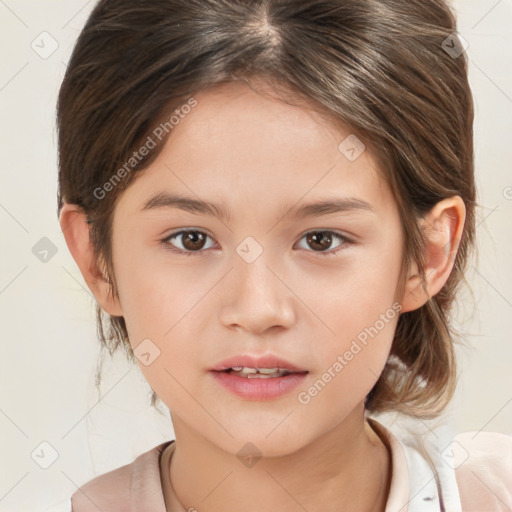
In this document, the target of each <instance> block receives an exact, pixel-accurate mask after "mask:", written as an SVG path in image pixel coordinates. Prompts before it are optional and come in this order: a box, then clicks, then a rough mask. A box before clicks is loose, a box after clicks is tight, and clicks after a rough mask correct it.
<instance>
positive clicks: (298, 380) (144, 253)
mask: <svg viewBox="0 0 512 512" xmlns="http://www.w3.org/2000/svg"><path fill="white" fill-rule="evenodd" d="M195 99H196V100H197V105H195V106H194V107H193V108H191V109H190V112H189V113H188V114H186V115H184V114H183V111H185V110H186V111H189V109H184V110H183V111H182V117H178V118H179V124H177V125H176V126H175V127H174V128H173V130H172V132H173V133H172V134H171V136H170V138H169V140H168V142H167V143H166V146H165V147H164V148H163V150H162V152H161V153H160V155H159V156H158V158H157V159H156V160H155V162H154V163H153V164H152V165H151V166H150V167H149V168H148V169H147V171H146V172H144V173H143V174H142V175H141V176H140V177H139V178H138V179H137V180H136V181H135V182H134V183H133V184H132V185H131V186H130V187H129V188H128V189H127V190H126V191H125V192H124V193H123V194H122V195H121V197H120V200H119V203H118V205H117V207H116V211H115V215H114V224H113V263H114V268H115V270H116V280H117V284H118V289H119V297H120V307H121V309H122V314H123V316H124V318H125V321H126V325H127V329H128V333H129V337H130V340H131V343H132V347H133V349H134V352H135V354H136V355H137V357H138V358H139V365H140V368H141V370H142V372H143V374H144V375H145V377H146V379H147V381H148V382H149V384H150V386H151V387H152V388H153V390H154V391H155V392H156V393H157V394H158V396H159V397H160V398H161V399H162V400H163V402H165V404H166V405H167V406H168V407H169V409H170V411H171V416H172V420H173V423H174V425H175V429H176V428H177V426H179V425H181V426H183V427H184V428H186V429H187V431H188V432H196V433H197V434H198V435H201V436H203V437H204V438H206V439H207V440H209V441H210V442H212V443H215V444H216V445H218V446H220V447H222V448H223V449H225V450H227V451H230V452H231V453H237V452H238V450H239V449H240V447H241V446H244V445H245V443H247V442H251V443H253V444H254V445H256V446H257V448H258V449H259V450H260V451H261V452H262V453H263V454H265V455H269V456H270V455H279V454H286V453H291V452H293V451H295V450H298V449H299V448H301V447H302V446H305V445H307V444H308V443H310V442H311V441H313V440H314V439H316V438H318V437H320V436H322V435H323V434H326V433H327V432H328V431H330V430H332V429H334V428H336V427H337V426H339V425H340V424H341V423H342V422H343V421H344V420H345V419H347V418H348V417H349V415H350V414H351V413H352V417H355V416H354V415H356V416H359V414H361V413H362V410H363V403H364V399H365V396H366V395H367V393H368V392H369V391H370V390H371V388H372V386H373V385H374V384H375V382H376V381H377V379H378V376H379V375H380V373H381V371H382V369H383V366H384V364H385V361H386V359H387V356H388V353H389V351H390V347H391V342H392V339H393V334H394V330H395V327H396V323H397V320H398V314H399V309H400V305H399V303H397V302H396V297H397V283H398V279H399V274H400V266H401V261H402V242H403V240H402V232H401V225H400V218H399V214H398V210H397V206H396V203H395V202H394V200H393V198H392V195H391V193H390V190H389V189H388V187H387V186H386V185H385V183H384V182H383V181H382V179H381V178H380V177H379V175H378V173H377V171H376V168H375V163H374V161H373V160H372V157H371V155H370V154H369V151H365V150H363V151H362V152H361V150H362V149H363V148H362V146H361V145H360V141H358V139H356V138H355V137H354V136H353V135H351V132H350V130H346V131H341V130H340V128H336V129H335V128H333V127H332V126H328V125H327V124H326V122H325V121H321V120H320V118H319V117H318V116H317V115H315V114H313V113H312V112H307V111H306V110H303V109H301V108H298V107H292V106H290V105H287V104H285V103H282V102H279V101H277V100H271V99H266V98H264V97H262V96H261V95H259V94H257V93H255V92H254V91H253V90H252V89H250V88H249V87H247V86H246V85H242V84H232V83H231V84H228V85H223V86H220V87H217V88H215V89H212V90H209V91H203V92H202V93H200V94H198V95H196V96H195ZM347 137H348V139H347ZM340 144H341V145H340ZM150 150H151V149H150ZM157 195H158V196H159V200H155V201H152V202H151V203H150V207H146V208H145V205H147V204H148V202H150V200H151V199H152V198H154V197H155V196H157ZM171 195H172V196H173V197H174V198H176V197H178V196H179V197H181V198H183V200H182V201H181V202H180V201H175V202H173V201H171V200H170V198H168V199H169V200H166V199H165V198H166V197H167V196H171ZM187 201H188V202H187ZM323 201H329V203H330V206H326V207H320V206H319V207H313V206H308V207H306V205H313V204H317V203H320V202H323ZM206 203H208V205H207V204H206ZM210 203H211V204H212V205H215V206H209V205H210ZM336 204H337V206H336V207H335V205H336ZM182 230H189V231H191V233H189V234H188V235H187V233H181V234H179V232H180V231H182ZM236 356H248V357H251V356H252V357H255V358H258V357H260V356H271V357H277V358H280V359H282V360H285V361H286V362H287V363H289V364H291V365H293V366H294V367H295V368H296V369H299V370H302V373H300V374H292V375H291V376H288V377H286V376H284V377H279V378H276V377H270V378H268V379H263V378H258V377H256V378H250V377H241V376H233V375H228V374H227V373H225V372H219V371H214V370H213V369H214V368H217V369H219V368H221V367H223V366H226V365H224V364H223V362H224V361H226V360H228V359H231V358H233V357H235V359H236ZM228 366H238V365H237V364H236V361H235V362H233V361H232V363H231V364H228ZM247 366H250V364H247ZM261 366H265V367H268V366H270V367H274V366H280V367H286V364H285V363H282V364H281V365H277V364H276V365H273V364H272V363H271V362H270V363H269V364H266V365H263V364H262V365H261ZM242 379H244V380H242ZM176 432H178V430H176Z"/></svg>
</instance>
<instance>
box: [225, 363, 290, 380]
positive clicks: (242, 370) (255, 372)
mask: <svg viewBox="0 0 512 512" xmlns="http://www.w3.org/2000/svg"><path fill="white" fill-rule="evenodd" d="M229 373H238V374H239V376H240V377H246V378H249V379H254V378H259V379H268V378H272V377H283V376H284V375H288V374H289V373H290V371H289V370H285V369H284V368H250V367H247V366H233V368H231V369H230V370H229Z"/></svg>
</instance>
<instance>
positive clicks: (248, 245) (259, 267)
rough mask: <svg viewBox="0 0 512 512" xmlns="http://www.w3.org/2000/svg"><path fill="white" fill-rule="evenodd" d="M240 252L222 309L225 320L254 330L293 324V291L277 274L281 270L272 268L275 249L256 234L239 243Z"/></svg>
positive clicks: (238, 250) (238, 249) (222, 317)
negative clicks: (257, 239)
mask: <svg viewBox="0 0 512 512" xmlns="http://www.w3.org/2000/svg"><path fill="white" fill-rule="evenodd" d="M236 253H237V254H236V255H235V256H236V258H234V268H233V271H232V272H230V274H231V277H230V281H229V282H230V285H229V290H228V291H227V293H226V295H225V296H224V297H225V301H224V303H223V304H222V308H221V320H222V322H223V323H224V324H225V325H228V326H229V325H237V326H240V327H243V328H246V329H247V330H254V331H263V330H266V329H267V328H268V327H271V326H274V325H283V326H288V325H290V323H291V322H292V321H293V311H292V304H291V302H290V295H291V293H290V292H289V290H288V288H287V287H286V286H285V285H284V284H283V283H282V282H281V281H280V279H279V278H278V277H277V276H276V275H275V274H278V272H276V271H275V270H274V269H273V268H272V261H271V258H270V256H271V252H270V251H269V250H265V249H264V248H263V246H262V245H261V244H260V243H258V242H257V241H256V239H254V238H253V237H247V238H246V239H244V240H243V241H242V242H241V243H240V244H239V245H238V247H237V248H236ZM271 269H272V270H271Z"/></svg>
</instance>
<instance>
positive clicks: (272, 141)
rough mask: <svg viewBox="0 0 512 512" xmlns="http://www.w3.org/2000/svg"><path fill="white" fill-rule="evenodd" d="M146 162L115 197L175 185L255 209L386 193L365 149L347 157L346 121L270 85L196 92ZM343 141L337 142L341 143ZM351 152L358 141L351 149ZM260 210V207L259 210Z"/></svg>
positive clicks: (139, 200)
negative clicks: (192, 102) (148, 163)
mask: <svg viewBox="0 0 512 512" xmlns="http://www.w3.org/2000/svg"><path fill="white" fill-rule="evenodd" d="M194 98H195V99H196V101H197V105H196V106H195V107H194V108H192V109H191V110H190V112H189V113H188V114H186V115H184V116H181V118H180V121H179V123H178V124H177V125H176V126H174V128H173V129H172V133H171V134H170V136H169V138H168V140H167V142H166V144H165V146H164V147H163V149H162V150H161V152H160V154H159V155H158V157H157V158H156V160H155V161H154V162H153V163H152V164H151V166H150V167H149V168H148V169H147V170H146V171H145V172H144V173H143V174H142V175H141V177H139V178H138V179H137V180H135V182H134V184H132V186H131V187H129V188H128V189H127V190H126V191H125V192H124V193H123V196H125V197H122V198H121V201H120V206H121V203H122V204H123V205H129V207H130V209H132V210H133V209H136V208H140V207H141V206H142V204H143V203H144V201H145V200H147V198H148V197H149V195H150V194H153V195H154V193H155V192H158V191H177V190H178V189H179V191H180V192H182V193H186V194H187V195H190V196H192V197H193V196H195V197H197V198H204V199H207V200H211V201H220V202H224V203H225V204H226V203H229V204H226V207H229V208H231V206H232V207H233V208H238V209H240V210H250V211H252V212H253V213H256V212H258V206H260V207H261V206H265V209H266V210H268V205H271V204H273V205H275V206H276V211H277V210H279V211H280V212H281V211H282V206H283V204H285V203H286V204H290V203H293V202H299V201H300V200H301V198H304V200H307V201H308V202H309V201H311V200H313V199H314V198H316V197H320V196H326V195H330V196H332V195H333V194H334V193H336V194H337V195H338V196H341V197H342V196H351V197H354V196H357V197H359V198H361V199H362V200H364V201H366V202H369V203H371V204H372V205H375V206H377V207H378V206H379V203H383V202H385V200H386V199H388V196H389V193H388V191H387V187H386V186H385V184H384V182H383V180H382V179H381V178H380V176H379V173H378V170H377V167H376V164H375V162H374V160H373V158H372V155H371V154H370V152H369V151H368V150H364V151H363V152H362V153H361V154H360V155H359V156H358V157H357V158H356V159H352V160H351V159H349V158H347V155H346V153H344V152H343V150H344V149H346V145H347V143H346V142H345V141H347V140H348V141H349V142H351V141H353V140H356V141H357V140H358V139H353V138H354V137H355V135H354V134H352V132H351V130H350V128H349V127H347V126H345V125H343V124H342V123H341V122H339V121H338V122H336V123H335V122H334V120H331V119H328V118H326V117H325V116H323V115H320V114H319V113H318V112H317V111H316V110H315V109H314V108H313V105H312V104H304V103H303V102H302V103H301V104H297V105H290V104H288V103H286V102H283V101H281V100H280V99H279V98H278V97H276V94H275V93H273V91H272V90H271V89H270V88H267V89H265V87H264V86H258V89H257V91H255V90H253V89H252V88H251V87H250V86H248V85H247V84H245V83H240V82H238V83H228V84H222V85H220V86H216V87H214V88H211V89H208V90H203V91H200V92H199V93H197V94H195V95H194ZM340 144H341V149H340ZM355 149H356V151H357V152H359V151H360V150H361V147H356V148H355ZM258 213H261V212H258Z"/></svg>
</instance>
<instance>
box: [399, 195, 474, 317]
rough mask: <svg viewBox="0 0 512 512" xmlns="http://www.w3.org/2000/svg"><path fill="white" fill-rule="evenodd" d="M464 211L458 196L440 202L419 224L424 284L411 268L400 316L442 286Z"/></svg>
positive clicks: (449, 265) (435, 292) (455, 246)
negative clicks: (423, 240) (421, 235)
mask: <svg viewBox="0 0 512 512" xmlns="http://www.w3.org/2000/svg"><path fill="white" fill-rule="evenodd" d="M465 218H466V207H465V206H464V201H463V200H462V199H461V197H460V196H453V197H449V198H447V199H443V200H442V201H440V202H439V203H437V204H436V205H435V206H434V207H433V208H432V209H431V210H430V212H429V213H428V214H427V215H426V216H425V217H424V218H423V219H421V221H420V225H421V230H422V232H423V234H424V237H425V251H424V270H425V282H423V280H422V279H421V276H420V274H419V271H418V266H417V264H416V263H414V264H413V265H412V266H411V269H410V271H409V275H408V277H407V280H406V284H405V289H404V295H403V298H402V313H405V312H407V311H413V310H415V309H418V308H420V307H421V306H423V304H425V302H427V300H428V299H429V298H431V297H433V296H434V295H436V294H437V293H438V292H439V291H440V290H441V288H442V287H443V286H444V284H445V283H446V281H447V280H448V277H449V276H450V273H451V271H452V269H453V265H454V263H455V256H456V255H457V250H458V247H459V242H460V239H461V236H462V230H463V227H464V221H465Z"/></svg>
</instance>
